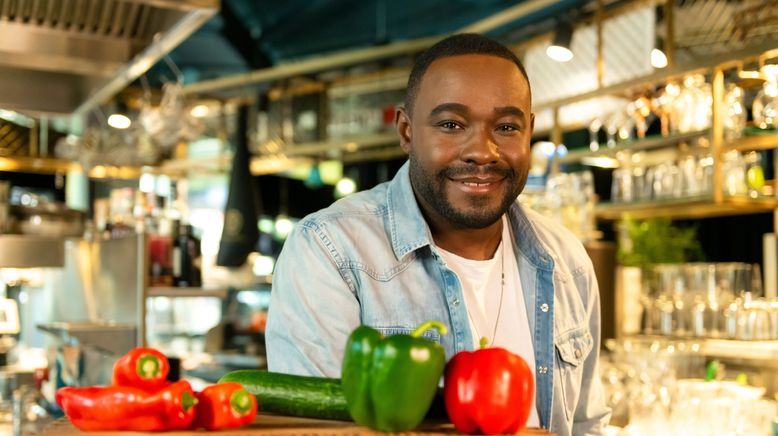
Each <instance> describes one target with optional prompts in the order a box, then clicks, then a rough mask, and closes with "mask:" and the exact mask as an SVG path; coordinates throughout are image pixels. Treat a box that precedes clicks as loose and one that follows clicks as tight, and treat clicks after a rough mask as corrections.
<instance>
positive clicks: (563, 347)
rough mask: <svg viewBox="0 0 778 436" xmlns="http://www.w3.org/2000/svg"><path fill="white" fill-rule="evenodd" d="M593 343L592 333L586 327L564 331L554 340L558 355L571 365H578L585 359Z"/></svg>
mask: <svg viewBox="0 0 778 436" xmlns="http://www.w3.org/2000/svg"><path fill="white" fill-rule="evenodd" d="M593 344H594V340H593V339H592V334H591V333H589V329H588V328H586V327H582V328H579V329H575V330H571V331H568V332H565V333H563V334H561V335H559V336H557V338H556V339H555V340H554V345H556V349H557V350H559V357H561V358H562V360H563V361H565V362H567V363H569V364H570V365H573V366H579V365H581V364H582V363H583V362H584V360H586V357H587V356H588V355H589V352H591V351H592V346H593Z"/></svg>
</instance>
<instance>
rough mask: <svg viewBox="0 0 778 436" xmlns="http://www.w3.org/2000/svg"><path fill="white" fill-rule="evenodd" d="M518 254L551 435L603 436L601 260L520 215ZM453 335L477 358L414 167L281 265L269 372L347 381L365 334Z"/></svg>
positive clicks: (358, 202) (327, 221)
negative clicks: (415, 185)
mask: <svg viewBox="0 0 778 436" xmlns="http://www.w3.org/2000/svg"><path fill="white" fill-rule="evenodd" d="M508 214H509V220H510V223H511V226H512V228H513V235H514V238H515V240H514V241H513V242H514V252H515V253H516V260H517V264H518V266H519V276H520V279H521V285H522V289H523V291H524V300H525V304H526V307H527V309H528V310H527V311H528V314H527V315H528V317H529V323H530V328H531V330H532V337H533V346H534V349H535V364H536V368H535V373H536V399H537V407H538V413H539V416H540V423H541V426H542V427H544V428H548V429H550V430H551V431H552V432H554V433H556V434H557V435H560V436H565V435H570V434H573V435H585V434H600V433H601V432H602V429H603V427H604V425H605V424H607V422H608V419H609V416H610V411H609V410H608V408H607V407H606V405H605V400H604V396H603V392H602V385H601V382H600V378H599V374H598V371H597V360H598V350H599V345H600V304H599V291H598V287H597V281H596V279H595V277H594V270H593V268H592V264H591V261H590V260H589V257H588V256H587V254H586V251H585V250H584V248H583V246H582V245H581V243H580V242H579V241H578V240H577V239H576V238H575V237H574V236H573V234H572V233H570V232H568V231H567V230H566V229H564V228H562V227H561V226H559V225H556V224H551V223H549V222H548V219H547V218H545V217H542V216H540V215H539V214H537V213H535V212H533V211H531V210H529V209H526V208H524V207H523V206H521V205H520V204H518V203H515V204H514V205H512V206H511V208H510V210H509V212H508ZM430 319H436V320H440V321H442V322H444V323H445V324H447V326H448V328H449V332H448V334H446V335H443V336H442V337H440V336H438V335H437V333H434V332H433V331H429V332H428V333H427V337H429V338H430V339H433V340H437V341H440V343H441V344H442V345H443V347H444V348H445V350H446V356H447V358H451V357H452V356H453V355H454V354H455V353H457V352H459V351H462V350H472V348H473V338H472V336H471V332H470V324H469V322H468V318H467V310H466V308H465V304H464V298H463V296H462V288H461V285H460V283H459V280H458V278H457V276H456V274H454V272H453V271H451V270H450V269H449V268H448V267H447V266H446V264H445V262H444V261H443V259H442V257H441V256H440V254H439V251H438V248H437V247H436V246H435V244H434V242H433V240H432V236H431V234H430V230H429V227H428V226H427V223H426V222H425V220H424V218H423V216H422V214H421V211H420V209H419V206H418V204H417V202H416V199H415V197H414V194H413V190H412V188H411V182H410V177H409V175H408V163H407V162H406V164H405V165H403V167H402V168H401V169H400V170H399V171H398V173H397V175H396V176H395V177H394V179H393V180H392V181H390V182H387V183H383V184H381V185H378V186H376V187H375V188H373V189H371V190H369V191H363V192H360V193H357V194H354V195H351V196H349V197H347V198H345V199H342V200H340V201H338V202H336V203H334V204H333V205H332V206H330V207H328V208H326V209H323V210H321V211H318V212H316V213H313V214H311V215H309V216H307V217H305V218H304V219H303V220H301V221H300V222H299V223H298V225H297V226H296V227H295V229H294V230H293V231H292V233H291V234H290V235H289V238H288V239H287V241H286V243H285V244H284V248H283V250H282V252H281V255H280V256H279V258H278V262H277V264H276V269H275V273H274V275H273V290H272V295H271V300H270V314H269V318H268V325H267V332H266V338H267V354H268V367H269V370H271V371H275V372H283V373H290V374H301V375H312V376H326V377H340V366H341V361H342V358H343V352H344V348H345V345H346V340H347V338H348V335H349V334H350V333H351V331H352V330H353V329H354V328H356V327H357V326H358V325H360V324H366V325H369V326H372V327H374V328H376V329H378V330H380V331H381V332H383V333H384V334H391V333H396V332H409V331H411V330H412V329H413V328H415V327H416V326H417V325H419V324H421V323H422V322H424V321H427V320H430Z"/></svg>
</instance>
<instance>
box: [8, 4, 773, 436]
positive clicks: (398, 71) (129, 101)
mask: <svg viewBox="0 0 778 436" xmlns="http://www.w3.org/2000/svg"><path fill="white" fill-rule="evenodd" d="M772 3H773V2H771V1H768V0H748V1H741V2H731V1H724V0H686V1H684V0H675V1H673V0H666V1H653V0H652V1H643V0H598V1H583V0H566V1H558V2H553V1H547V0H524V1H515V0H514V1H507V0H480V1H476V0H446V1H443V0H424V1H406V0H400V1H392V2H390V1H387V0H369V1H357V0H337V1H333V0H330V1H327V0H316V1H302V0H290V1H284V2H276V1H269V0H261V1H251V0H222V1H221V2H220V1H218V0H185V1H174V0H0V282H2V283H3V284H4V290H5V291H4V299H0V309H1V310H0V335H2V336H0V369H1V370H0V421H4V422H6V423H7V424H8V425H10V424H11V421H12V420H13V419H14V418H15V419H16V423H15V424H16V427H17V428H22V427H24V426H27V427H25V428H34V426H35V425H36V424H35V423H36V422H38V423H40V422H43V421H45V419H47V418H48V417H50V416H52V415H56V413H57V410H56V408H55V407H53V406H52V405H51V403H50V401H51V399H52V398H53V392H54V390H55V389H56V388H57V387H60V386H63V385H70V384H85V385H86V384H96V383H104V382H106V381H107V380H108V376H109V374H110V365H111V364H112V363H113V361H114V360H115V359H116V358H117V356H119V355H121V354H122V353H123V352H124V351H126V350H127V349H129V348H130V347H132V346H134V345H137V344H147V345H151V346H154V347H158V348H160V349H162V350H163V351H165V352H166V353H167V354H168V355H170V356H172V357H174V358H176V359H175V361H176V362H177V363H178V365H179V367H180V371H181V373H182V374H184V375H185V376H186V377H188V378H191V379H192V380H195V381H198V382H199V383H202V384H205V383H208V382H212V381H215V380H216V379H218V377H219V376H220V375H222V374H223V373H224V372H226V371H228V370H232V369H236V368H263V367H264V365H265V358H264V337H263V332H264V326H265V320H266V316H267V309H268V301H269V293H270V288H271V283H272V271H273V264H274V260H275V257H276V256H277V255H278V253H279V251H280V249H281V247H282V245H283V241H284V238H285V237H286V235H287V234H288V233H289V231H290V230H291V229H292V228H293V226H294V225H295V223H296V221H297V220H299V219H300V218H302V217H303V216H305V215H306V214H308V213H311V212H313V211H315V210H318V209H320V208H322V207H326V206H327V205H329V204H330V203H331V202H333V201H335V200H336V199H337V198H341V197H343V196H346V195H349V194H350V193H353V192H355V191H358V190H363V189H369V188H371V187H373V186H375V185H376V184H378V183H381V182H383V181H386V180H389V179H391V178H392V176H393V175H394V173H395V172H396V170H397V169H398V168H399V167H400V166H401V165H402V163H403V162H404V160H405V157H404V155H403V152H402V151H401V150H400V148H399V145H398V140H397V137H396V133H394V131H393V114H394V108H395V106H396V105H398V104H401V103H402V101H403V98H404V89H405V84H406V81H407V75H408V71H409V68H410V65H411V64H412V61H413V57H414V56H415V55H416V54H418V53H419V52H420V51H422V50H423V49H424V48H426V47H428V46H430V45H431V44H433V43H434V42H435V41H436V40H437V39H439V38H440V37H441V36H442V35H446V34H450V33H454V32H461V31H470V32H480V33H485V34H487V35H490V36H492V37H494V38H497V39H499V40H500V41H502V42H504V43H506V44H508V45H509V46H511V47H512V48H513V49H514V50H515V51H516V53H517V54H518V55H519V56H520V58H521V59H522V60H523V62H524V64H525V66H526V69H527V71H528V74H529V77H530V80H531V83H532V88H533V111H534V112H535V114H536V124H535V134H534V135H533V146H532V166H531V174H530V180H529V183H528V186H527V189H526V190H525V192H524V193H523V194H522V195H521V196H520V198H519V201H521V202H523V203H525V204H527V205H529V206H530V207H533V208H535V209H536V210H539V211H541V212H542V213H544V214H546V215H547V216H548V217H549V219H556V220H559V221H560V222H561V223H563V224H564V225H565V226H567V227H568V228H570V229H571V230H572V231H573V232H575V233H576V234H577V235H578V236H579V237H580V239H581V240H582V241H583V242H584V244H585V246H586V248H587V250H588V251H589V253H590V255H591V257H592V260H593V262H594V264H595V268H596V270H597V274H598V279H599V282H600V290H601V294H602V300H603V320H602V322H603V334H604V337H605V339H607V340H605V341H604V344H605V349H604V350H603V365H602V368H601V376H602V378H603V381H604V382H605V385H606V390H607V393H608V401H609V403H610V404H611V405H612V406H613V407H614V417H613V421H612V423H613V424H614V426H615V427H616V426H618V427H621V426H628V428H630V429H631V430H630V431H633V432H635V433H631V434H641V433H640V432H646V434H657V433H666V432H671V433H679V434H681V433H682V434H691V433H690V432H689V431H688V429H689V428H694V429H695V431H698V432H701V433H700V434H708V433H705V431H706V429H722V428H724V429H736V430H733V431H738V432H740V434H756V433H754V432H750V431H749V429H751V428H752V427H749V426H754V428H758V429H759V431H760V432H763V431H762V430H764V428H765V426H766V427H768V428H769V423H770V421H771V420H772V419H773V418H775V417H776V415H778V413H777V412H776V406H775V402H774V401H773V400H774V399H775V397H774V395H775V393H776V391H778V385H777V384H776V382H777V381H778V379H777V378H776V374H777V373H776V370H778V367H776V363H775V362H778V359H776V358H777V357H778V273H777V272H776V269H777V267H778V261H777V260H776V256H777V253H778V245H776V244H777V243H776V237H775V226H776V216H777V215H776V213H775V211H776V210H778V200H777V199H776V189H775V188H776V180H777V178H776V176H775V156H776V154H775V153H774V149H775V147H776V146H778V134H776V130H775V129H776V127H777V124H778V118H776V117H778V112H776V111H777V110H778V109H776V107H777V106H776V104H777V103H778V14H776V12H775V10H776V9H775V7H774V5H773V4H772ZM551 46H554V47H555V48H552V49H550V47H551ZM231 181H232V182H231ZM302 267H303V266H301V268H302ZM705 378H708V379H709V380H710V382H709V383H701V382H700V381H699V380H701V379H705ZM712 392H713V393H715V395H712ZM14 393H15V394H16V395H15V396H14ZM14 400H15V401H14ZM14 405H15V406H16V410H17V413H13V412H14V410H13V409H14ZM711 411H714V412H711ZM719 412H720V413H719ZM725 412H726V413H725ZM712 416H716V417H717V419H716V420H714V419H711V417H712ZM615 427H614V428H615ZM614 431H616V430H614ZM713 432H715V431H713Z"/></svg>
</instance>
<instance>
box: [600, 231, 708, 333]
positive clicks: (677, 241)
mask: <svg viewBox="0 0 778 436" xmlns="http://www.w3.org/2000/svg"><path fill="white" fill-rule="evenodd" d="M619 230H620V231H619V248H618V252H617V259H618V261H619V266H618V267H617V273H616V296H615V297H616V302H615V304H616V324H617V331H618V334H619V335H629V334H637V333H639V332H640V329H641V317H642V312H643V304H641V301H644V300H645V299H646V298H647V296H648V292H647V289H646V290H644V286H647V282H648V281H649V280H650V279H651V275H650V273H651V267H652V266H653V265H656V264H659V263H684V262H689V261H696V260H702V258H703V254H702V249H701V247H700V243H699V241H698V240H697V226H691V227H681V226H677V225H674V224H673V222H672V221H671V220H669V219H667V218H650V219H647V220H635V219H633V218H632V217H630V216H625V217H624V219H623V220H622V222H621V226H620V229H619ZM644 302H645V301H644Z"/></svg>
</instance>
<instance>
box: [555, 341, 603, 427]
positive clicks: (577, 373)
mask: <svg viewBox="0 0 778 436" xmlns="http://www.w3.org/2000/svg"><path fill="white" fill-rule="evenodd" d="M593 344H594V340H593V338H592V334H591V333H590V332H589V329H588V328H587V327H580V328H577V329H575V330H571V331H567V332H565V333H562V334H560V335H559V336H557V337H556V339H554V345H555V346H556V349H557V357H558V360H559V365H558V368H559V370H558V371H557V373H558V374H559V377H560V379H561V382H560V387H561V391H562V400H563V403H564V406H565V407H564V409H565V415H566V418H567V420H568V421H570V420H572V418H573V414H574V413H575V405H576V404H577V403H578V397H579V396H580V393H581V392H580V391H581V382H582V377H583V364H584V361H585V360H586V358H587V357H588V356H589V353H591V351H592V348H593Z"/></svg>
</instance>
